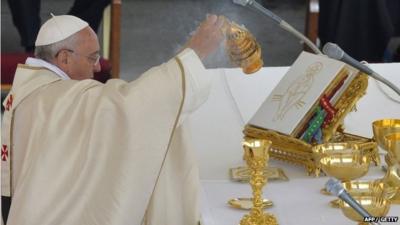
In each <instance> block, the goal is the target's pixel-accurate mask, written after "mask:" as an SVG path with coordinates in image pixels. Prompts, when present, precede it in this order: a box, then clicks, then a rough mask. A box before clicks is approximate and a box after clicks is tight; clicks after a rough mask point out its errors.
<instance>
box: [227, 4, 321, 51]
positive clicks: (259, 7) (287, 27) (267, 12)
mask: <svg viewBox="0 0 400 225" xmlns="http://www.w3.org/2000/svg"><path fill="white" fill-rule="evenodd" d="M233 2H234V3H236V4H239V5H242V6H247V7H249V8H253V9H256V10H258V11H260V12H261V13H262V14H264V15H265V16H268V17H269V18H271V19H272V20H274V21H275V22H276V23H277V24H278V25H279V26H280V27H281V28H282V29H284V30H286V31H288V32H289V33H291V34H293V35H294V36H296V37H297V38H298V39H300V40H301V41H303V42H304V43H305V44H306V45H307V46H308V47H310V48H311V49H312V50H313V51H314V52H315V53H316V54H318V55H322V52H321V50H319V48H318V47H317V46H316V45H315V44H314V43H312V41H310V40H309V39H308V38H307V37H306V36H304V35H303V34H302V33H300V32H299V31H297V30H296V29H295V28H294V27H292V26H291V25H290V24H288V23H287V22H286V21H285V20H283V19H282V18H280V17H279V16H277V15H276V14H274V13H273V12H271V11H270V10H268V9H266V8H264V7H263V6H262V5H260V4H259V3H258V2H256V1H255V0H233Z"/></svg>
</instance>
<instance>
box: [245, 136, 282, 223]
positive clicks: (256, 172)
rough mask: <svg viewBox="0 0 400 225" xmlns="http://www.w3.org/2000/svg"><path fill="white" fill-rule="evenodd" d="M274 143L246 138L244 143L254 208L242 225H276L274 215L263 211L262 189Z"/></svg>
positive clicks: (265, 180)
mask: <svg viewBox="0 0 400 225" xmlns="http://www.w3.org/2000/svg"><path fill="white" fill-rule="evenodd" d="M271 144H272V142H271V141H267V140H263V139H253V138H245V139H244V141H243V148H244V158H245V160H246V163H247V165H248V167H249V168H250V169H251V178H250V185H251V188H252V190H253V207H252V209H251V210H250V213H249V214H246V215H245V216H244V217H243V218H242V220H241V221H240V225H275V224H278V222H277V220H276V218H275V216H274V215H272V214H270V213H266V212H264V210H263V198H262V188H263V187H264V185H265V184H266V183H267V179H266V178H265V176H264V174H263V173H264V168H265V167H266V165H267V163H268V160H269V155H268V150H269V148H270V146H271Z"/></svg>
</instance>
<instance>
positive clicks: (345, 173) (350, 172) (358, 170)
mask: <svg viewBox="0 0 400 225" xmlns="http://www.w3.org/2000/svg"><path fill="white" fill-rule="evenodd" d="M369 164H370V158H369V157H367V156H365V155H363V154H361V153H360V152H359V151H357V150H346V151H344V152H335V151H334V152H331V153H328V152H326V155H324V156H322V157H321V158H320V160H319V166H320V167H321V169H322V170H323V171H324V172H325V173H326V174H327V175H329V176H332V177H335V178H337V179H339V180H341V181H349V180H354V179H357V178H360V177H362V176H364V175H365V174H366V173H367V172H368V169H369Z"/></svg>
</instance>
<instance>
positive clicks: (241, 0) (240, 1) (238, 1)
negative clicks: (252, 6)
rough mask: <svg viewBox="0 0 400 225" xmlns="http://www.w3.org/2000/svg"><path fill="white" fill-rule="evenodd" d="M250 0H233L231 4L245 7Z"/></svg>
mask: <svg viewBox="0 0 400 225" xmlns="http://www.w3.org/2000/svg"><path fill="white" fill-rule="evenodd" d="M249 2H250V0H233V3H235V4H238V5H241V6H246V5H247V4H249Z"/></svg>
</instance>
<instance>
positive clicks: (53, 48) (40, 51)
mask: <svg viewBox="0 0 400 225" xmlns="http://www.w3.org/2000/svg"><path fill="white" fill-rule="evenodd" d="M77 40H78V35H77V33H75V34H73V35H71V36H69V37H67V38H66V39H64V40H61V41H59V42H56V43H53V44H49V45H42V46H36V47H35V57H36V58H39V59H43V60H44V61H47V62H52V61H53V60H54V59H55V58H56V55H57V54H58V53H59V52H60V51H61V50H62V49H71V50H73V48H74V47H76V44H77Z"/></svg>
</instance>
